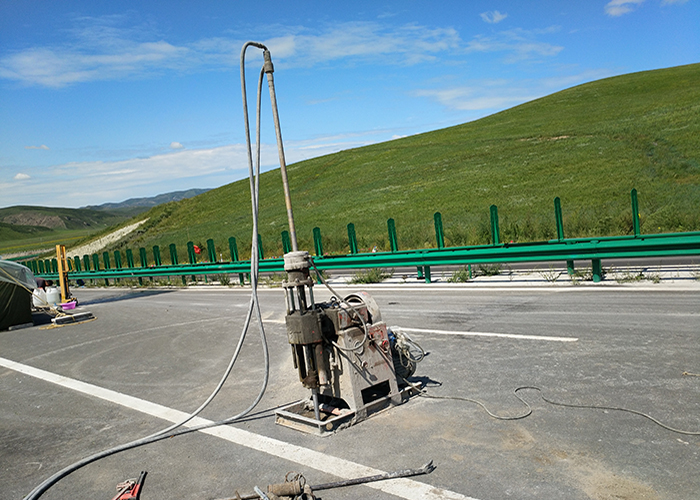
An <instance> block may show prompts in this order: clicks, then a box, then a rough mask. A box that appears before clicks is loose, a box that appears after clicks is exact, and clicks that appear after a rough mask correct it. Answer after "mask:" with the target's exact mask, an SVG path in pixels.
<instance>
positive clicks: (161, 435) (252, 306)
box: [24, 42, 270, 500]
mask: <svg viewBox="0 0 700 500" xmlns="http://www.w3.org/2000/svg"><path fill="white" fill-rule="evenodd" d="M249 46H255V47H258V48H262V49H264V50H267V49H266V48H265V46H264V45H262V44H257V43H255V42H248V43H246V44H245V45H244V46H243V48H242V50H241V83H242V94H243V110H244V118H245V129H246V144H247V150H248V172H249V177H250V190H251V205H252V214H253V233H252V238H251V239H252V242H251V258H250V267H251V269H250V276H251V298H250V303H249V307H248V313H247V315H246V320H245V323H244V326H243V331H242V333H241V336H240V338H239V340H238V344H237V346H236V350H235V352H234V354H233V356H232V358H231V361H230V362H229V365H228V366H227V368H226V371H225V372H224V375H223V377H222V378H221V380H220V381H219V383H218V384H217V386H216V388H215V389H214V391H213V392H212V393H211V395H210V396H209V397H208V398H207V399H206V401H205V402H204V403H202V404H201V405H200V407H199V408H197V409H196V410H195V411H194V412H192V413H190V414H189V415H188V416H187V417H186V418H185V419H183V420H182V421H180V422H178V423H176V424H173V425H171V426H169V427H167V428H165V429H163V430H161V431H158V432H156V433H154V434H151V435H149V436H146V437H144V438H140V439H136V440H134V441H131V442H128V443H125V444H122V445H118V446H115V447H113V448H110V449H107V450H104V451H101V452H98V453H95V454H93V455H91V456H89V457H86V458H84V459H82V460H79V461H78V462H75V463H74V464H72V465H69V466H68V467H65V468H64V469H62V470H60V471H58V472H56V473H55V474H53V475H52V476H51V477H49V478H48V479H46V480H45V481H43V482H42V483H41V484H39V485H38V486H36V487H35V488H34V489H33V490H32V491H31V492H30V493H29V494H28V495H27V496H26V497H24V500H36V499H38V498H40V497H41V495H43V494H44V493H45V492H46V491H47V490H48V489H49V488H50V487H51V486H53V485H54V484H56V483H57V482H58V481H60V480H61V479H62V478H64V477H66V476H67V475H69V474H71V473H72V472H75V471H76V470H78V469H80V468H81V467H84V466H85V465H88V464H90V463H92V462H95V461H97V460H100V459H102V458H105V457H108V456H111V455H114V454H116V453H119V452H121V451H125V450H129V449H133V448H136V447H139V446H143V445H146V444H150V443H155V442H157V441H160V440H163V439H166V438H170V437H174V436H178V435H182V434H186V433H190V432H194V431H198V430H202V429H206V428H210V427H215V426H219V425H225V424H229V423H233V422H235V421H236V420H239V419H240V418H242V417H244V416H245V415H247V414H248V413H250V411H252V410H253V408H255V406H257V404H258V403H259V402H260V400H261V399H262V397H263V395H264V394H265V390H266V389H267V384H268V381H269V372H270V358H269V352H268V347H267V340H266V338H265V329H264V327H263V322H262V316H261V314H260V304H259V301H258V294H257V285H258V272H259V264H260V262H259V254H258V237H257V236H258V200H259V198H258V195H259V188H260V181H259V177H260V139H259V138H260V101H261V94H262V75H263V71H261V78H260V81H259V83H258V111H257V123H256V125H257V139H258V140H257V144H256V153H257V154H256V160H257V161H256V164H255V168H254V166H253V158H252V151H251V142H250V124H249V120H248V103H247V98H246V91H245V51H246V49H247V48H248V47H249ZM253 313H255V316H256V320H257V322H258V328H259V331H260V338H261V342H262V347H263V357H264V363H265V374H264V377H263V382H262V387H261V389H260V391H259V393H258V395H257V397H256V398H255V400H254V401H253V403H252V404H251V405H250V406H249V407H248V408H246V409H245V410H243V411H242V412H240V413H238V414H237V415H234V416H232V417H229V418H227V419H224V420H220V421H217V422H211V423H207V424H203V425H199V426H194V427H190V428H187V429H184V430H181V431H179V432H172V431H174V430H175V429H177V428H179V427H182V426H183V425H185V424H186V423H187V422H189V421H190V420H192V419H193V418H195V417H196V416H197V415H198V414H199V413H200V412H201V411H202V410H204V408H205V407H206V406H207V405H208V404H209V403H210V402H211V401H212V400H213V399H214V397H216V395H217V394H218V392H219V391H220V390H221V388H222V387H223V385H224V383H225V381H226V379H227V378H228V376H229V374H230V373H231V370H232V369H233V366H234V365H235V363H236V360H237V359H238V355H239V353H240V351H241V348H242V346H243V342H244V340H245V337H246V334H247V332H248V328H249V326H250V321H251V319H252V315H253Z"/></svg>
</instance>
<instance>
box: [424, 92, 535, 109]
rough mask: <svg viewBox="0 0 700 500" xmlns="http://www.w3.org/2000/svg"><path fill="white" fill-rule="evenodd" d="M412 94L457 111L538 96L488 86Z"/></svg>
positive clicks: (508, 104)
mask: <svg viewBox="0 0 700 500" xmlns="http://www.w3.org/2000/svg"><path fill="white" fill-rule="evenodd" d="M414 95H415V96H418V97H428V98H430V99H433V100H435V101H437V102H439V103H440V104H442V105H443V106H445V107H446V108H449V109H453V110H459V111H480V110H499V109H505V108H508V107H511V106H515V105H517V104H521V103H523V102H527V101H531V100H532V99H535V98H537V97H540V96H539V95H534V94H531V93H528V92H526V91H523V90H513V89H503V88H501V89H495V88H493V87H488V86H483V87H452V88H447V89H424V90H417V91H415V92H414Z"/></svg>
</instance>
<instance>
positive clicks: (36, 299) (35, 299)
mask: <svg viewBox="0 0 700 500" xmlns="http://www.w3.org/2000/svg"><path fill="white" fill-rule="evenodd" d="M46 302H48V301H47V300H46V292H45V291H44V290H43V289H41V288H37V289H36V290H34V291H33V292H32V304H34V307H46Z"/></svg>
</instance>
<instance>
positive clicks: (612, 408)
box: [419, 385, 700, 436]
mask: <svg viewBox="0 0 700 500" xmlns="http://www.w3.org/2000/svg"><path fill="white" fill-rule="evenodd" d="M524 390H533V391H537V392H538V393H539V394H540V397H541V398H542V400H543V401H544V402H546V403H549V404H551V405H554V406H562V407H565V408H583V409H590V410H608V411H621V412H625V413H632V414H633V415H639V416H640V417H644V418H646V419H648V420H651V421H652V422H654V423H655V424H656V425H658V426H659V427H662V428H664V429H666V430H668V431H671V432H675V433H676V434H684V435H686V436H700V431H684V430H680V429H676V428H674V427H671V426H669V425H666V424H664V423H663V422H661V421H659V420H657V419H656V418H654V417H652V416H651V415H648V414H646V413H643V412H641V411H638V410H632V409H629V408H621V407H616V406H600V405H582V404H574V403H562V402H559V401H553V400H551V399H549V398H547V397H545V395H544V391H543V390H542V389H541V388H539V387H535V386H529V385H526V386H521V387H517V388H516V389H515V390H514V391H513V394H515V397H516V398H518V399H519V400H520V401H521V402H522V403H523V404H524V405H525V406H526V407H527V412H526V413H525V414H523V415H517V416H514V417H509V416H501V415H496V414H494V413H492V412H491V411H489V409H488V408H487V407H486V405H484V403H482V402H481V401H477V400H476V399H471V398H465V397H460V396H434V395H432V394H428V393H427V391H425V389H424V390H423V391H421V392H420V393H419V395H420V396H421V397H424V398H429V399H452V400H457V401H466V402H469V403H474V404H477V405H479V406H480V407H481V408H483V409H484V411H485V412H486V413H488V414H489V416H491V417H493V418H496V419H498V420H521V419H523V418H526V417H529V416H530V415H531V414H532V407H531V406H530V405H529V404H528V403H527V401H525V400H524V399H523V398H521V397H520V395H519V394H518V392H519V391H524Z"/></svg>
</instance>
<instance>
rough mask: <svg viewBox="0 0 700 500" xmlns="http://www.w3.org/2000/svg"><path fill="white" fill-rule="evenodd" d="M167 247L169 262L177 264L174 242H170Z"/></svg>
mask: <svg viewBox="0 0 700 500" xmlns="http://www.w3.org/2000/svg"><path fill="white" fill-rule="evenodd" d="M168 249H169V250H170V263H171V264H172V265H173V266H177V264H178V261H177V247H176V246H175V243H171V244H170V245H169V246H168Z"/></svg>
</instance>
